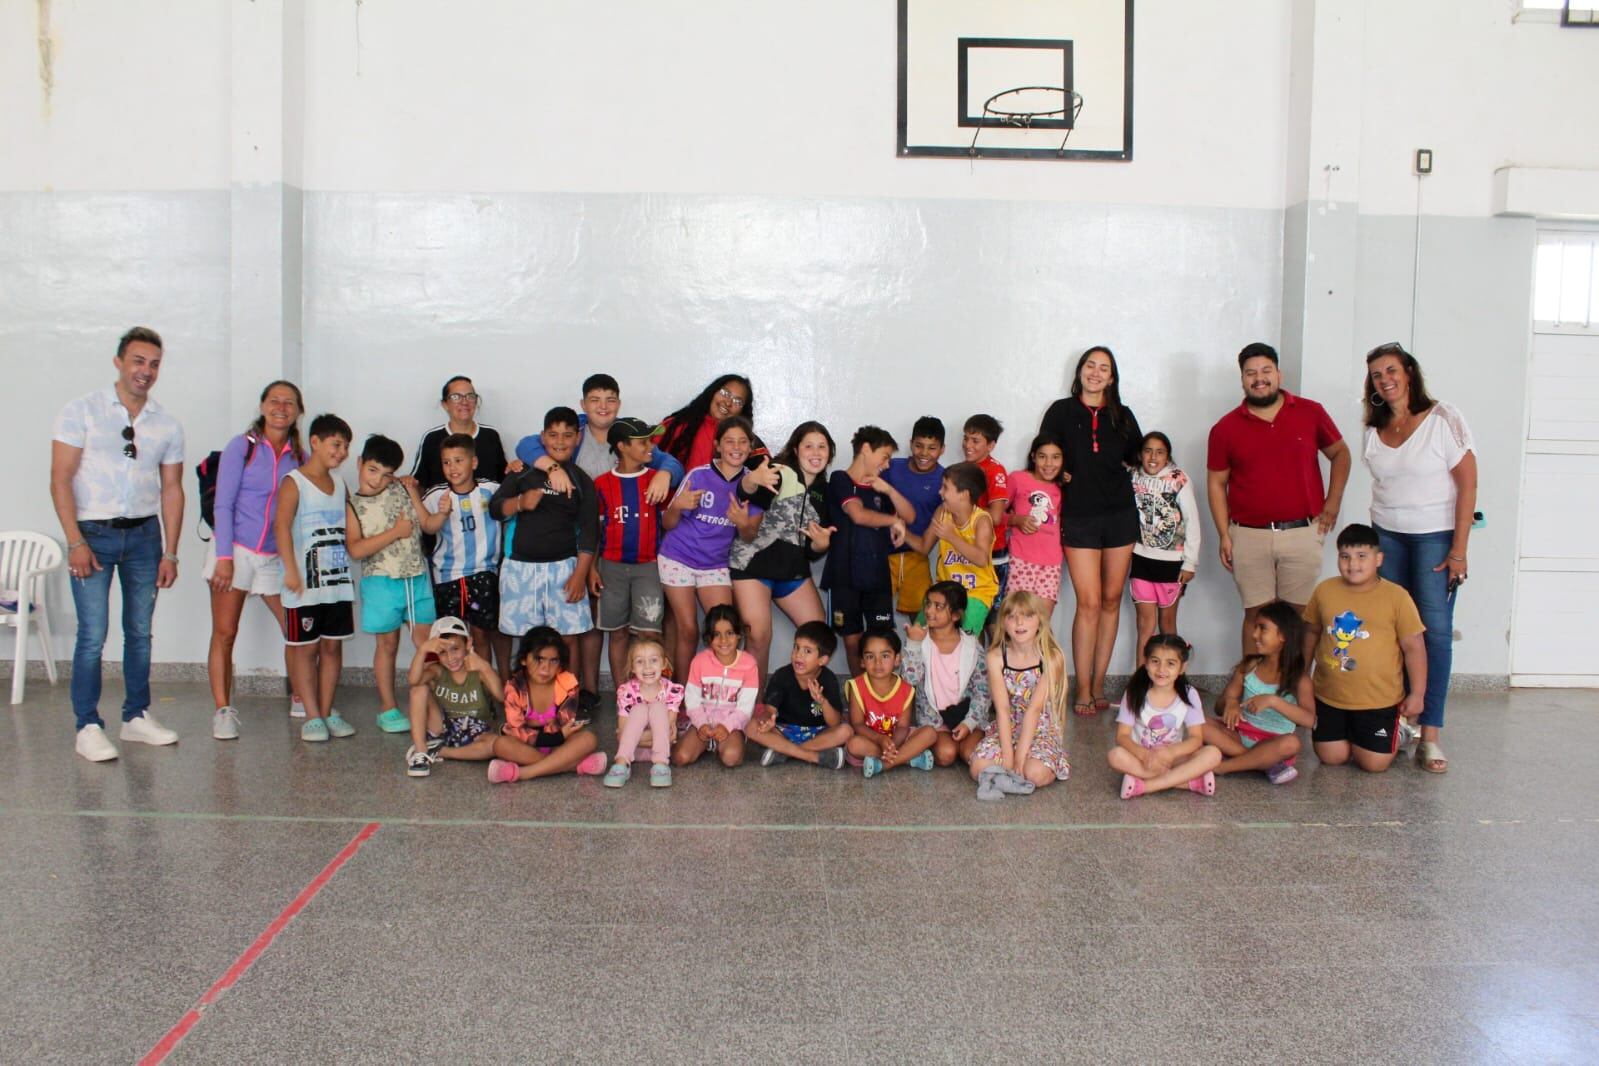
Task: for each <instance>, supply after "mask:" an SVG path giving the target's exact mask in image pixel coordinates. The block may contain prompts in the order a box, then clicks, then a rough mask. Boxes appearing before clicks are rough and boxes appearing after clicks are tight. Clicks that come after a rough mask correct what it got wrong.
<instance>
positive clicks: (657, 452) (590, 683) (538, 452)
mask: <svg viewBox="0 0 1599 1066" xmlns="http://www.w3.org/2000/svg"><path fill="white" fill-rule="evenodd" d="M579 408H580V412H581V413H580V414H579V415H578V416H577V428H578V433H577V435H578V445H577V448H576V450H575V451H574V452H573V455H572V461H573V462H574V463H575V464H577V468H578V469H579V470H581V471H583V472H584V473H585V474H587V475H588V476H589V478H590V479H591V480H593V481H594V483H595V485H596V486H597V485H598V484H599V480H600V476H601V475H602V474H605V473H607V472H609V471H610V470H612V469H614V468H615V467H616V466H618V465H619V458H618V457H619V455H620V453H619V452H617V451H616V449H615V448H614V447H613V445H614V441H613V440H612V437H613V434H612V433H611V427H612V426H614V425H616V424H617V421H618V419H617V416H618V415H619V414H620V413H621V410H622V387H621V386H620V385H618V384H617V382H616V379H615V378H614V377H612V376H611V375H609V374H590V375H589V376H588V377H587V378H585V379H584V380H583V391H582V400H581V402H580V404H579ZM622 421H625V422H630V423H632V424H633V425H634V426H640V425H644V423H643V422H642V420H640V419H637V418H629V419H623V420H622ZM660 430H661V427H659V426H654V427H653V432H657V433H658V432H660ZM516 457H517V458H518V459H520V460H521V461H522V462H523V463H524V464H525V465H527V466H530V467H535V468H537V469H539V470H542V471H544V473H545V474H547V475H548V476H549V479H550V487H551V488H552V489H554V490H555V491H556V492H562V493H567V492H571V491H572V482H571V479H570V478H568V477H567V476H566V471H565V469H564V468H563V467H562V466H561V464H560V463H558V462H556V461H555V460H554V459H552V458H551V457H550V455H549V453H548V452H547V451H545V448H544V435H543V434H542V433H532V434H529V435H528V436H526V437H523V438H522V439H521V440H520V441H518V442H517V445H516ZM643 467H644V468H647V469H648V470H649V471H650V473H649V474H648V475H645V476H642V477H640V478H637V479H635V481H636V483H635V485H634V488H635V489H636V490H637V493H638V496H639V498H640V502H641V503H643V504H645V505H647V506H650V507H659V506H660V505H661V504H664V503H665V502H666V501H667V499H669V498H670V497H671V494H672V489H673V488H675V487H676V485H677V483H678V482H679V481H681V480H683V467H682V464H680V463H679V462H678V461H677V460H676V459H674V458H672V457H671V456H670V455H668V454H667V453H666V452H665V451H663V450H661V449H659V448H652V449H651V450H650V453H649V454H648V456H646V457H645V460H644V463H643ZM654 545H655V542H654V540H653V539H652V540H651V541H650V552H651V560H653V558H654ZM652 565H653V562H652ZM591 584H592V582H591ZM589 606H590V608H591V609H592V612H593V614H594V618H595V628H594V629H591V630H589V631H588V632H587V633H584V634H583V635H581V636H580V637H578V638H577V647H578V671H577V672H578V680H579V681H581V682H582V683H583V688H582V690H581V694H580V695H579V696H578V703H579V705H580V707H581V709H582V710H583V712H584V713H590V712H592V711H593V710H594V709H595V708H596V707H598V706H599V695H598V693H599V683H600V653H601V651H602V650H603V647H602V646H603V645H604V643H605V635H606V633H610V635H611V643H610V659H611V677H612V680H613V681H615V683H617V684H620V683H621V682H620V681H618V680H616V679H618V678H622V677H625V676H627V649H628V644H629V643H630V641H631V638H630V636H629V634H628V633H626V632H623V631H612V630H607V629H605V627H604V626H603V625H601V624H600V615H601V613H602V612H603V607H604V605H603V604H602V603H600V601H599V598H598V597H595V596H593V595H591V596H590V599H589ZM648 631H649V630H646V632H648ZM654 631H656V632H659V624H657V626H656V629H655V630H654Z"/></svg>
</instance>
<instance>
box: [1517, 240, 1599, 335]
mask: <svg viewBox="0 0 1599 1066" xmlns="http://www.w3.org/2000/svg"><path fill="white" fill-rule="evenodd" d="M1532 318H1533V322H1534V328H1536V329H1538V330H1540V331H1541V330H1544V329H1548V328H1550V327H1553V328H1555V329H1558V330H1560V331H1561V332H1565V331H1567V330H1575V331H1583V332H1587V331H1592V332H1596V333H1599V233H1581V232H1546V233H1540V234H1539V235H1538V257H1537V262H1536V264H1535V266H1534V268H1533V279H1532Z"/></svg>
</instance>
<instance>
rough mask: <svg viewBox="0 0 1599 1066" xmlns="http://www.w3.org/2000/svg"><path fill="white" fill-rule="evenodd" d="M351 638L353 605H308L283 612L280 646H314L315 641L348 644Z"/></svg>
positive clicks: (290, 608) (353, 620) (344, 603)
mask: <svg viewBox="0 0 1599 1066" xmlns="http://www.w3.org/2000/svg"><path fill="white" fill-rule="evenodd" d="M353 636H355V604H353V603H351V602H350V601H349V600H342V601H340V602H338V603H308V604H306V605H305V606H304V607H285V608H283V643H285V644H289V645H295V644H315V643H316V642H317V641H319V640H349V639H350V638H351V637H353Z"/></svg>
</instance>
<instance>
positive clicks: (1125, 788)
mask: <svg viewBox="0 0 1599 1066" xmlns="http://www.w3.org/2000/svg"><path fill="white" fill-rule="evenodd" d="M1143 794H1144V779H1143V778H1141V777H1134V776H1133V775H1132V774H1122V799H1124V800H1130V799H1133V798H1135V797H1138V796H1142V795H1143Z"/></svg>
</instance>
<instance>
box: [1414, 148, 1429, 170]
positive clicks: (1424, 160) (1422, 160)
mask: <svg viewBox="0 0 1599 1066" xmlns="http://www.w3.org/2000/svg"><path fill="white" fill-rule="evenodd" d="M1416 173H1417V174H1431V173H1432V149H1431V148H1417V149H1416Z"/></svg>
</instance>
